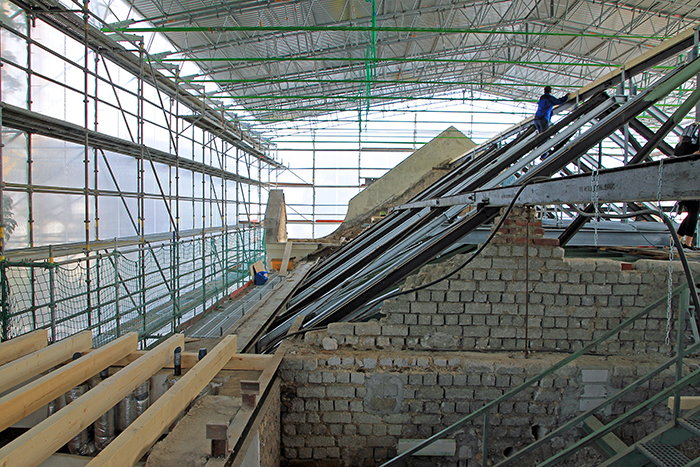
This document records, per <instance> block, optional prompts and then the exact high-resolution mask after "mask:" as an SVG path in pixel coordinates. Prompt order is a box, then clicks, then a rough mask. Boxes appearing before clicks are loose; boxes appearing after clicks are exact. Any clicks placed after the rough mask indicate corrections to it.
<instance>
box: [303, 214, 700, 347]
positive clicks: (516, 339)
mask: <svg viewBox="0 0 700 467" xmlns="http://www.w3.org/2000/svg"><path fill="white" fill-rule="evenodd" d="M526 215H527V214H526V213H524V211H523V210H522V209H521V210H519V212H516V213H515V216H516V218H517V219H518V220H514V221H512V222H508V221H509V220H510V219H506V222H505V224H504V225H505V226H506V227H504V228H502V229H501V231H499V233H498V234H497V236H496V237H495V238H494V241H493V242H492V244H490V245H489V246H487V247H486V248H485V249H484V250H483V252H482V253H481V254H480V255H479V256H477V257H476V259H474V260H473V261H471V263H469V264H468V265H467V266H466V267H465V268H464V269H462V270H460V272H458V273H457V274H455V275H453V276H452V277H450V278H449V279H446V280H443V281H441V282H439V283H437V284H435V285H432V286H430V287H428V288H425V289H421V290H418V291H417V292H411V293H408V294H406V295H401V296H399V297H397V298H395V299H393V300H388V301H386V302H385V303H384V305H383V308H382V312H383V313H384V314H385V317H384V318H382V319H381V320H379V321H371V322H367V323H333V324H331V325H329V327H328V336H327V338H326V339H325V345H326V346H336V345H337V346H339V347H341V348H342V347H350V348H354V349H373V348H380V349H383V348H400V349H410V350H420V349H423V350H461V349H463V350H473V349H498V350H524V349H525V348H528V349H530V350H553V351H560V350H564V351H575V350H578V349H580V348H582V347H583V346H585V345H587V344H588V343H590V342H591V341H593V340H594V339H596V338H598V337H599V336H601V335H602V334H604V333H605V332H606V331H608V330H610V329H613V328H614V327H616V326H617V325H619V324H620V322H621V321H623V320H624V319H626V318H628V317H629V316H631V315H633V314H635V313H637V312H638V311H640V310H642V309H644V308H645V307H647V306H648V305H650V304H651V303H653V302H654V301H655V300H657V299H659V298H660V297H662V296H664V294H666V292H667V290H668V272H669V267H668V261H658V260H639V261H636V262H635V263H623V262H620V261H616V260H611V259H589V258H574V259H567V258H565V257H564V250H563V248H560V247H558V246H556V243H557V240H556V239H549V238H544V237H543V234H544V231H543V230H542V228H541V223H540V222H539V221H536V220H530V221H529V222H524V221H522V220H521V219H520V218H522V217H525V216H526ZM518 216H519V218H518ZM528 230H529V232H528ZM528 242H529V243H528ZM468 256H469V255H458V256H455V257H453V258H452V259H450V260H449V261H446V262H444V263H439V264H436V265H428V266H425V267H424V268H422V269H421V270H420V271H419V272H418V273H417V274H415V275H414V276H411V277H409V278H408V280H407V281H406V283H405V286H404V288H405V289H414V288H416V287H418V286H421V285H423V284H427V283H429V282H432V281H434V280H435V279H438V278H440V277H442V276H444V275H445V274H447V273H448V272H451V271H453V270H454V269H457V267H458V266H459V265H461V264H463V263H464V262H465V261H466V259H467V258H468ZM698 266H700V265H698V263H694V264H693V267H694V269H695V273H696V274H698V275H700V267H698ZM672 278H673V281H672V287H676V286H678V285H680V284H681V283H683V282H685V276H684V274H683V270H682V266H681V264H680V262H674V264H673V273H672ZM676 308H677V300H674V302H673V307H672V312H673V315H674V316H675V311H676ZM667 322H668V319H667V307H666V305H665V304H662V305H661V306H659V307H657V308H656V310H655V311H652V312H651V313H650V314H649V315H648V316H647V318H646V319H643V320H639V321H637V322H636V323H635V324H634V326H633V327H632V328H627V329H626V330H623V331H622V332H620V333H619V334H618V335H616V336H615V337H614V338H613V339H611V340H609V341H606V342H605V343H604V344H601V345H599V346H598V347H597V348H596V349H595V350H596V351H598V352H603V353H612V354H633V353H639V352H643V353H647V352H653V353H656V352H662V353H665V352H669V351H670V350H671V348H670V347H669V346H668V345H667V344H666V336H667ZM670 324H671V327H670V330H671V333H673V332H674V330H675V328H676V323H675V321H673V320H672V321H671V323H670ZM671 342H675V337H674V336H673V335H672V336H671ZM310 343H312V344H319V345H324V343H323V342H318V343H314V342H311V340H310Z"/></svg>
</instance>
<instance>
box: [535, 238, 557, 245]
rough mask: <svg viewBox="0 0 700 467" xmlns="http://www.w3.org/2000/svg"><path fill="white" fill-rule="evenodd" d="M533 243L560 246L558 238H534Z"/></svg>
mask: <svg viewBox="0 0 700 467" xmlns="http://www.w3.org/2000/svg"><path fill="white" fill-rule="evenodd" d="M532 243H533V245H544V246H559V239H558V238H533V239H532Z"/></svg>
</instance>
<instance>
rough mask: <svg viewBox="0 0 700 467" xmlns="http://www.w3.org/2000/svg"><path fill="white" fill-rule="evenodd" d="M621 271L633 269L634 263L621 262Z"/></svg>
mask: <svg viewBox="0 0 700 467" xmlns="http://www.w3.org/2000/svg"><path fill="white" fill-rule="evenodd" d="M621 266H622V270H623V271H632V270H633V269H634V264H632V263H621Z"/></svg>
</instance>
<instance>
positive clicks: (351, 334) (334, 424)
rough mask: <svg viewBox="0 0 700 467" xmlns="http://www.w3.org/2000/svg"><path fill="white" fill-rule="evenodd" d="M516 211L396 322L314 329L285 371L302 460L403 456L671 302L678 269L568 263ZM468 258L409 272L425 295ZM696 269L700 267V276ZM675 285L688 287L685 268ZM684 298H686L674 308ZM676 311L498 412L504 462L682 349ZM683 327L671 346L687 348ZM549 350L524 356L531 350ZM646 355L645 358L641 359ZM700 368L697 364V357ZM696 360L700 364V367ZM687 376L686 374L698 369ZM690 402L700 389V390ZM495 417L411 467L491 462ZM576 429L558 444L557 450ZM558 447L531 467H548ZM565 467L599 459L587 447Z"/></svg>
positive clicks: (657, 264)
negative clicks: (486, 427)
mask: <svg viewBox="0 0 700 467" xmlns="http://www.w3.org/2000/svg"><path fill="white" fill-rule="evenodd" d="M543 234H544V232H543V230H542V228H541V225H540V223H539V222H538V221H537V220H536V219H534V218H533V217H532V214H531V212H530V211H528V210H523V209H516V210H514V212H513V213H512V217H511V218H510V219H506V221H505V222H504V225H503V228H502V229H501V230H500V231H499V232H498V233H497V234H496V236H495V238H494V241H493V242H492V243H491V244H490V245H489V246H488V247H486V248H485V249H484V251H483V252H482V254H481V255H480V256H478V257H477V258H476V259H475V260H474V261H472V262H471V263H470V264H469V265H468V266H467V267H465V268H463V269H462V270H460V272H458V273H457V274H455V275H453V276H452V277H450V278H449V279H446V280H443V281H441V282H438V283H437V284H435V285H432V286H430V287H428V288H425V289H422V290H419V291H416V292H411V293H409V294H406V295H403V296H400V297H397V298H396V299H394V300H392V301H387V302H385V304H384V307H383V313H384V317H383V318H381V319H379V320H372V321H369V322H365V323H334V324H331V325H330V326H329V327H328V329H327V330H326V331H319V332H314V333H307V334H306V335H305V338H304V341H303V342H301V343H299V344H298V346H297V347H295V348H293V349H292V350H291V351H290V352H288V354H287V356H286V357H285V359H284V362H283V367H282V372H281V374H282V378H283V389H282V401H283V405H282V454H283V456H284V458H285V459H286V461H287V462H288V464H289V465H309V466H311V465H317V464H314V462H318V461H320V460H322V461H323V465H330V466H332V465H337V466H365V465H366V466H371V465H379V464H381V463H382V462H383V461H385V460H387V459H389V458H391V457H393V456H394V455H395V454H396V450H397V445H398V440H399V439H424V438H426V437H428V436H431V435H432V434H434V433H436V432H438V431H440V430H442V429H443V428H445V427H447V426H449V425H450V424H452V423H453V422H455V421H457V420H459V419H461V418H462V417H464V416H465V415H467V414H469V413H471V412H473V411H474V410H477V409H478V408H480V407H482V406H483V405H484V404H486V403H488V402H491V401H493V400H494V399H496V398H497V397H499V396H500V395H502V394H504V393H505V392H507V391H508V390H509V389H512V388H514V387H516V386H517V385H519V384H520V383H522V382H523V381H525V380H527V379H529V378H530V377H532V376H534V375H536V374H538V373H539V372H541V371H542V370H544V369H545V368H548V367H550V366H551V365H552V364H553V363H555V362H557V361H559V360H560V359H562V358H564V356H565V355H563V354H562V352H564V353H568V352H571V351H574V350H577V349H580V348H581V347H583V346H584V345H586V344H587V343H589V342H591V341H592V340H593V339H595V338H596V337H598V336H599V335H601V334H602V333H604V332H606V331H607V330H609V329H612V328H614V327H615V326H616V325H618V324H619V323H620V322H621V321H622V320H623V319H625V318H627V317H629V316H630V315H632V314H633V313H636V312H637V311H639V310H641V309H643V308H644V307H646V306H647V305H649V304H650V303H652V302H654V301H655V300H657V299H659V298H660V297H662V296H663V295H664V294H665V292H666V291H667V289H668V271H669V267H668V266H669V265H668V262H667V261H651V260H639V261H637V262H635V263H633V264H628V263H621V262H619V261H613V260H609V259H568V258H565V257H564V250H563V249H562V248H559V247H558V246H557V244H556V243H557V242H556V240H552V239H548V238H544V236H543ZM466 258H467V256H455V257H453V258H451V259H450V260H448V261H445V262H443V263H440V264H436V265H429V266H426V267H424V268H422V269H421V270H420V271H419V272H418V273H417V274H415V275H414V276H412V277H410V278H408V280H407V281H406V284H405V287H406V288H410V289H412V288H415V287H418V286H420V285H423V284H427V283H429V282H432V281H434V280H435V279H437V278H440V277H442V276H443V275H444V274H446V273H447V272H449V271H452V270H453V269H455V268H456V267H457V266H458V265H461V264H462V263H464V261H465V260H466ZM695 273H696V274H698V273H700V271H699V270H698V269H697V267H696V269H695ZM672 277H673V286H674V287H675V286H677V285H679V284H680V283H681V281H682V280H684V279H683V275H682V269H681V267H680V263H676V264H674V265H673V276H672ZM676 308H677V303H676V302H674V304H673V311H674V313H675V309H676ZM666 326H667V319H666V305H665V304H662V306H660V307H659V308H658V309H657V310H656V311H654V312H652V314H650V315H649V316H648V317H647V318H646V319H644V320H640V321H638V322H636V323H635V325H634V326H633V327H632V328H631V329H627V330H624V331H622V332H620V333H619V335H617V336H615V337H614V338H612V339H610V340H609V341H606V342H605V343H604V344H603V345H601V346H599V347H598V348H596V349H595V352H597V353H599V354H600V355H601V356H599V357H590V356H589V357H585V358H583V359H580V360H578V361H577V362H576V363H575V364H571V365H570V366H567V367H566V368H564V369H562V370H560V371H559V372H558V373H556V374H555V375H554V376H553V377H549V378H547V379H545V380H544V381H542V382H541V383H539V384H537V385H536V386H534V387H532V388H529V389H527V390H526V391H524V392H523V393H521V394H520V395H518V396H517V397H516V398H514V399H513V400H509V401H508V402H505V403H503V404H499V406H498V407H497V409H496V410H495V411H494V412H493V413H492V414H491V419H492V426H491V431H492V433H493V437H492V439H493V445H492V446H491V448H490V449H489V454H488V455H489V458H490V462H491V463H492V464H493V463H495V462H496V461H499V460H501V459H503V458H504V456H505V455H506V454H507V453H508V452H510V450H512V449H518V448H520V447H522V446H524V445H526V444H528V443H529V442H531V441H532V440H533V439H535V438H536V437H538V436H540V435H541V434H543V433H547V432H550V431H552V430H553V429H555V428H556V427H558V426H560V425H561V424H562V423H563V422H565V421H567V420H570V419H571V418H572V417H574V416H575V415H577V414H578V413H581V412H582V411H585V410H587V409H589V408H591V407H594V406H596V405H598V404H599V403H600V402H601V401H604V400H607V398H608V397H609V396H610V395H611V394H614V393H615V392H617V391H619V389H621V388H622V387H624V386H626V385H628V384H629V383H631V382H632V381H634V380H635V379H637V378H638V377H639V376H641V375H644V374H646V373H648V371H650V370H651V368H655V367H656V366H658V364H659V363H660V362H661V361H662V359H664V357H665V356H666V355H667V353H668V352H669V351H670V350H671V347H670V346H667V345H666V343H665V341H666V334H667V331H666ZM674 330H675V322H673V321H672V322H671V342H675V335H674V334H673V332H674ZM526 348H528V349H530V350H536V351H537V352H535V353H531V354H530V355H529V357H528V358H525V352H524V350H525V349H526ZM640 356H641V359H640ZM691 363H692V362H691ZM692 364H695V363H692ZM686 370H687V368H686ZM672 381H673V376H672V374H671V373H670V372H666V373H664V374H662V375H661V376H659V377H657V378H655V379H654V380H653V381H651V382H649V383H648V384H646V385H644V386H643V387H641V388H639V389H638V390H636V391H635V392H633V393H632V394H630V395H628V396H626V397H625V398H624V399H623V400H622V401H621V402H617V403H615V404H614V405H612V406H611V407H609V408H608V409H606V410H605V411H603V412H602V413H600V414H599V417H600V418H602V419H606V418H610V417H614V416H616V415H619V414H622V413H626V412H627V411H629V410H630V408H631V407H633V406H635V405H637V404H638V403H639V402H641V401H644V400H647V399H648V398H649V397H650V396H651V395H653V394H655V393H657V392H658V391H659V390H660V389H661V388H663V387H667V386H668V385H670V384H671V383H672ZM688 393H689V394H693V393H698V391H697V390H695V389H694V388H690V389H689V390H688ZM668 420H669V411H668V408H666V407H664V406H663V405H660V406H657V407H656V408H655V409H653V410H652V411H651V412H648V413H646V414H644V415H642V416H639V417H637V418H635V420H634V421H633V423H631V424H629V425H626V426H624V427H623V428H621V429H619V430H618V431H617V435H618V436H620V437H622V438H623V440H624V441H626V442H628V443H632V442H634V441H635V440H637V439H639V438H641V437H642V436H644V435H645V434H648V433H649V432H651V431H652V430H653V429H655V428H657V427H659V426H661V425H663V424H664V423H666V422H667V421H668ZM482 423H483V419H482V418H479V419H478V420H476V421H475V422H474V423H470V424H469V425H467V426H465V427H464V428H463V429H462V430H460V431H458V432H457V433H455V434H454V435H453V436H452V437H453V438H454V439H455V440H456V443H457V452H456V455H455V456H450V457H444V458H432V457H428V458H422V457H413V458H412V459H411V462H410V463H409V464H408V465H412V466H414V465H415V466H421V465H426V466H428V465H430V466H435V465H445V466H463V467H472V466H477V465H481V440H480V433H481V430H482V429H483V428H482ZM577 437H578V433H577V432H575V431H570V432H568V433H567V434H566V435H565V436H563V437H560V438H558V439H557V440H556V441H555V442H554V444H553V445H552V446H550V448H548V449H552V450H554V451H558V450H559V448H563V447H564V446H566V445H569V444H570V443H571V442H572V441H573V440H574V439H576V438H577ZM549 454H550V452H548V451H547V452H536V453H533V454H532V455H531V456H530V458H528V459H526V460H525V461H524V462H521V464H522V465H535V464H536V463H537V462H536V460H537V459H542V458H544V457H546V456H548V455H549ZM577 456H578V457H574V458H571V459H569V460H568V461H566V463H564V464H561V465H572V466H574V465H575V466H580V465H596V462H597V460H598V458H597V454H595V453H594V452H593V451H590V450H587V451H584V452H582V453H581V454H578V455H577Z"/></svg>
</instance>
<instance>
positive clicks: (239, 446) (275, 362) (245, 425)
mask: <svg viewBox="0 0 700 467" xmlns="http://www.w3.org/2000/svg"><path fill="white" fill-rule="evenodd" d="M304 318H305V316H297V318H296V319H295V320H294V322H293V323H292V326H291V327H290V328H289V333H290V334H293V333H295V332H297V331H298V330H299V329H301V326H302V324H304ZM296 337H298V336H296ZM296 337H291V338H287V339H285V340H283V341H282V343H281V344H280V345H279V347H277V350H276V351H275V354H274V355H273V357H272V360H270V362H269V363H268V364H267V366H266V367H265V369H264V370H263V372H262V373H261V374H260V377H259V378H258V383H259V391H260V394H261V396H260V399H261V400H263V401H264V400H265V399H266V398H267V394H269V392H270V390H271V388H272V383H274V381H275V375H276V374H277V369H278V368H279V366H280V364H281V363H282V360H283V359H284V356H285V354H286V353H287V350H288V349H289V347H291V346H292V342H291V341H290V339H291V340H293V339H296ZM263 405H265V402H263ZM259 410H260V406H259V405H256V406H254V407H249V406H246V405H242V406H241V408H240V410H239V411H238V412H237V413H236V416H235V417H234V418H233V420H231V423H229V426H228V445H229V448H230V449H231V450H232V452H231V456H233V459H235V460H237V459H238V457H239V455H240V454H241V453H242V452H243V445H244V444H245V443H246V438H248V437H247V436H245V435H246V434H247V433H250V430H249V427H250V424H251V423H255V420H252V421H251V417H255V416H256V415H257V413H258V412H259ZM230 459H231V458H229V460H230ZM227 463H228V461H227Z"/></svg>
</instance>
